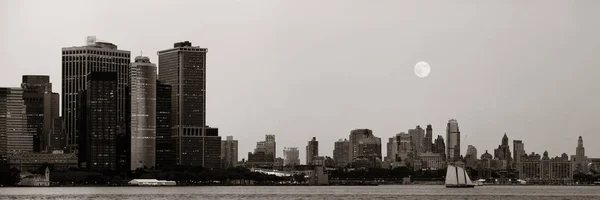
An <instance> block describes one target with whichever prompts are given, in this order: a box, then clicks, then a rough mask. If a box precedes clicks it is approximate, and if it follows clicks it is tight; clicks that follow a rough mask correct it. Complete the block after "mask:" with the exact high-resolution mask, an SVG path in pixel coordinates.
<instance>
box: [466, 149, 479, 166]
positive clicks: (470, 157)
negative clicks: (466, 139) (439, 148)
mask: <svg viewBox="0 0 600 200" xmlns="http://www.w3.org/2000/svg"><path fill="white" fill-rule="evenodd" d="M465 161H466V167H469V168H475V167H476V162H477V148H475V146H473V145H469V146H468V147H467V153H466V154H465Z"/></svg>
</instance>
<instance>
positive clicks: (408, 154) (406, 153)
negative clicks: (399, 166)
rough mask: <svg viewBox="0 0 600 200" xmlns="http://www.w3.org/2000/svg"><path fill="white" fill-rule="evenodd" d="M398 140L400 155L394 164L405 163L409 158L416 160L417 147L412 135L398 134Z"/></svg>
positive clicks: (398, 154)
mask: <svg viewBox="0 0 600 200" xmlns="http://www.w3.org/2000/svg"><path fill="white" fill-rule="evenodd" d="M396 140H397V141H398V153H397V155H396V158H395V160H394V161H393V162H405V161H407V160H408V159H409V158H414V153H415V149H414V148H415V145H414V144H413V140H412V137H411V136H410V134H408V133H405V132H401V133H398V134H396Z"/></svg>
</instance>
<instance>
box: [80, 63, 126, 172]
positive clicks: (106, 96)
mask: <svg viewBox="0 0 600 200" xmlns="http://www.w3.org/2000/svg"><path fill="white" fill-rule="evenodd" d="M86 79H87V83H86V85H87V90H85V91H84V92H83V93H80V94H79V101H78V102H79V104H80V105H79V106H78V110H79V111H78V112H77V113H78V114H79V116H78V123H80V125H79V126H77V128H78V130H77V131H78V133H79V140H80V141H79V142H78V144H79V145H80V146H79V153H78V163H79V167H80V168H85V169H88V170H117V169H121V170H123V171H124V170H125V169H126V170H129V167H127V168H125V169H122V168H121V167H123V166H127V165H129V162H128V161H127V160H121V157H120V156H121V155H122V154H121V152H120V151H119V150H121V149H120V148H119V147H118V145H120V144H122V143H123V142H127V141H129V140H127V141H119V140H122V139H123V138H119V137H118V133H119V132H118V121H119V120H118V119H117V118H118V117H117V114H116V112H117V110H118V108H117V104H118V99H117V93H118V92H117V91H118V87H119V86H118V76H117V72H95V71H92V72H91V73H90V74H89V75H88V76H87V77H86Z"/></svg>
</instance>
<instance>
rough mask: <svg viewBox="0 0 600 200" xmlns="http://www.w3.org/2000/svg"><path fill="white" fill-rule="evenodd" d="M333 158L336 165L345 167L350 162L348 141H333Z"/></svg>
mask: <svg viewBox="0 0 600 200" xmlns="http://www.w3.org/2000/svg"><path fill="white" fill-rule="evenodd" d="M333 160H334V162H335V165H336V166H338V167H346V166H348V164H350V163H351V162H350V161H351V159H350V141H348V140H346V139H343V140H342V139H340V140H339V141H337V142H335V145H334V149H333Z"/></svg>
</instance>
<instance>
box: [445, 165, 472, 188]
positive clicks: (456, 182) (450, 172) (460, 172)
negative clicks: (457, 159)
mask: <svg viewBox="0 0 600 200" xmlns="http://www.w3.org/2000/svg"><path fill="white" fill-rule="evenodd" d="M446 187H447V188H473V187H475V184H474V183H473V182H472V181H471V179H470V178H469V175H468V174H467V172H466V171H465V169H464V168H462V167H460V166H455V165H448V168H447V169H446Z"/></svg>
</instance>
